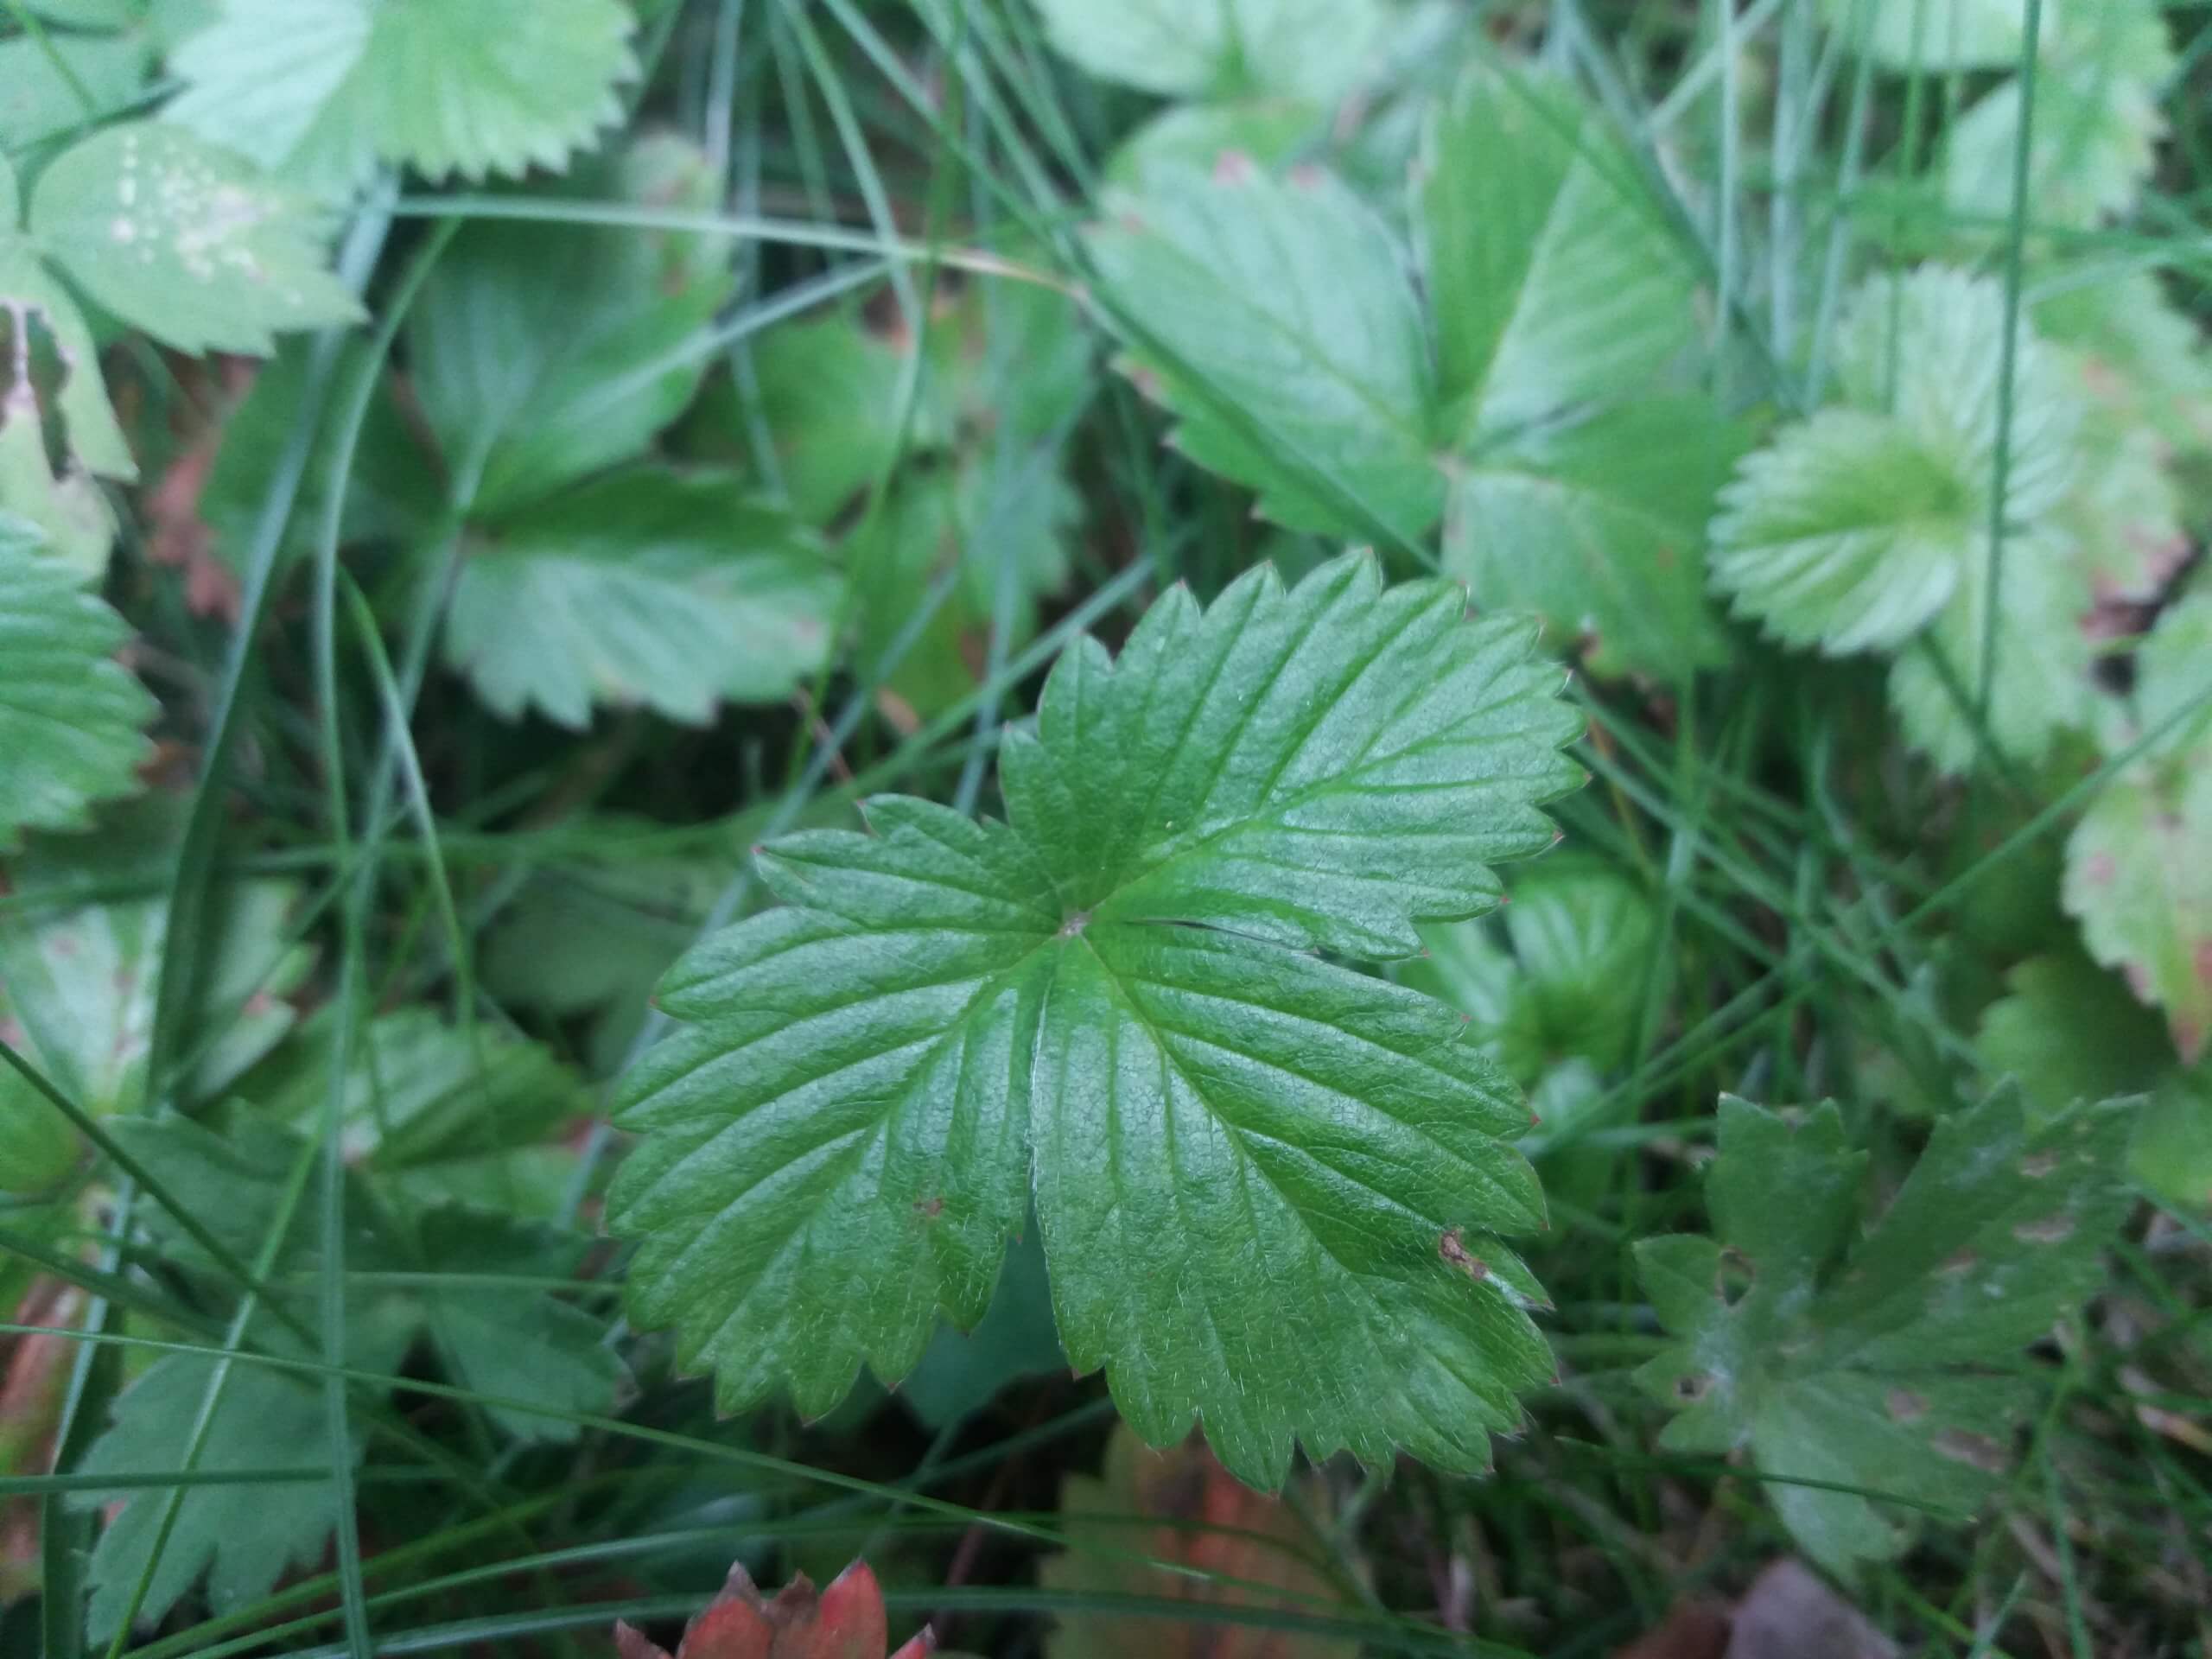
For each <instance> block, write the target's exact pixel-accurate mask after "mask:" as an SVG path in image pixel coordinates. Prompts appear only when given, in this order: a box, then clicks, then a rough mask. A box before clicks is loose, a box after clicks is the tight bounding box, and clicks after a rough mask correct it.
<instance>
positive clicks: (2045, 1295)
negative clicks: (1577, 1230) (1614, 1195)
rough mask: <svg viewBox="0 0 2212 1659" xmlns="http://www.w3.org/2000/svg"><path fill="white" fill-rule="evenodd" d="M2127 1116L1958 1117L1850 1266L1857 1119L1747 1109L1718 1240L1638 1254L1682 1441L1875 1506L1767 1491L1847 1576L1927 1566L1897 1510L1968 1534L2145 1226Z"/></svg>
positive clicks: (1654, 1244)
mask: <svg viewBox="0 0 2212 1659" xmlns="http://www.w3.org/2000/svg"><path fill="white" fill-rule="evenodd" d="M2128 1118H2129V1113H2128V1112H2127V1111H2126V1109H2122V1108H2120V1107H2117V1106H2114V1105H2111V1104H2107V1105H2106V1106H2102V1107H2095V1108H2090V1109H2084V1110H2081V1111H2076V1112H2073V1113H2071V1114H2069V1115H2067V1116H2064V1117H2063V1118H2061V1119H2059V1120H2056V1121H2054V1122H2050V1123H2049V1124H2047V1125H2045V1126H2044V1127H2042V1128H2030V1127H2029V1126H2028V1125H2026V1124H2025V1123H2024V1121H2023V1117H2022V1114H2021V1112H2020V1109H2019V1108H2018V1105H2017V1104H2015V1103H2012V1101H2011V1100H2010V1099H2009V1098H2008V1097H2005V1096H1999V1097H1995V1098H1993V1099H1992V1100H1990V1101H1988V1102H1986V1103H1983V1104H1981V1105H1979V1106H1975V1107H1973V1108H1970V1109H1966V1110H1963V1111H1961V1112H1959V1113H1958V1114H1956V1115H1955V1116H1951V1117H1948V1118H1946V1119H1944V1120H1942V1121H1941V1122H1938V1123H1937V1124H1936V1129H1935V1132H1934V1134H1933V1135H1932V1136H1931V1137H1930V1139H1929V1144H1928V1147H1927V1148H1926V1149H1925V1150H1924V1151H1923V1154H1921V1157H1920V1160H1919V1162H1918V1163H1917V1164H1916V1166H1915V1167H1914V1169H1913V1171H1912V1173H1911V1174H1910V1177H1909V1178H1908V1179H1906V1181H1905V1184H1904V1186H1903V1187H1902V1188H1901V1189H1900V1190H1899V1191H1898V1192H1897V1197H1896V1198H1894V1199H1893V1200H1892V1201H1891V1204H1890V1205H1889V1206H1888V1208H1887V1210H1886V1211H1885V1212H1884V1214H1883V1215H1882V1217H1881V1219H1880V1220H1879V1221H1878V1222H1877V1223H1876V1224H1874V1225H1873V1226H1872V1229H1871V1230H1869V1231H1868V1232H1867V1234H1866V1237H1865V1238H1864V1239H1863V1241H1861V1242H1860V1243H1859V1244H1858V1245H1857V1247H1856V1248H1855V1249H1852V1250H1850V1251H1849V1252H1848V1254H1847V1255H1844V1257H1843V1259H1842V1260H1841V1261H1839V1260H1838V1259H1837V1258H1838V1257H1839V1255H1840V1254H1841V1253H1842V1247H1843V1245H1844V1243H1845V1241H1846V1239H1847V1237H1848V1236H1850V1234H1851V1232H1852V1231H1853V1221H1854V1219H1855V1217H1856V1215H1857V1213H1858V1209H1859V1187H1860V1182H1861V1179H1862V1166H1863V1160H1862V1159H1861V1158H1860V1157H1859V1156H1858V1155H1855V1154H1853V1153H1851V1152H1850V1150H1849V1149H1848V1147H1847V1143H1846V1141H1845V1139H1844V1135H1843V1126H1842V1121H1841V1119H1840V1116H1838V1115H1837V1113H1836V1111H1835V1109H1834V1106H1832V1105H1830V1106H1823V1107H1821V1108H1820V1109H1818V1110H1816V1111H1815V1112H1813V1113H1811V1114H1809V1115H1808V1116H1807V1117H1806V1118H1805V1119H1804V1120H1803V1122H1802V1123H1800V1124H1798V1125H1797V1126H1796V1127H1795V1128H1792V1127H1791V1125H1790V1124H1789V1122H1785V1121H1784V1120H1783V1118H1781V1117H1779V1116H1776V1115H1774V1114H1772V1113H1770V1112H1768V1111H1766V1110H1764V1109H1762V1108H1760V1107H1757V1106H1753V1105H1751V1104H1749V1103H1746V1102H1744V1101H1740V1100H1736V1099H1734V1098H1732V1097H1726V1096H1724V1097H1723V1099H1722V1102H1721V1109H1720V1156H1719V1159H1718V1160H1715V1162H1714V1163H1713V1166H1712V1170H1711V1173H1710V1174H1709V1176H1708V1177H1707V1181H1708V1200H1709V1207H1710V1208H1711V1210H1712V1212H1713V1225H1714V1231H1715V1235H1716V1236H1713V1237H1711V1238H1707V1237H1700V1236H1688V1235H1682V1236H1671V1237H1662V1238H1656V1239H1649V1240H1646V1241H1644V1242H1643V1243H1641V1244H1639V1245H1638V1246H1637V1262H1638V1267H1639V1269H1640V1271H1641V1273H1642V1276H1643V1282H1644V1288H1645V1291H1646V1294H1648V1295H1649V1297H1650V1298H1651V1301H1652V1305H1653V1307H1654V1309H1655V1311H1656V1313H1658V1315H1659V1318H1660V1320H1661V1323H1662V1325H1665V1326H1666V1328H1667V1329H1668V1330H1669V1332H1671V1333H1673V1334H1674V1335H1675V1337H1676V1338H1679V1339H1680V1341H1679V1343H1678V1345H1676V1346H1675V1348H1673V1349H1670V1350H1669V1351H1668V1352H1666V1353H1664V1354H1662V1355H1661V1356H1660V1357H1657V1358H1656V1359H1654V1360H1652V1361H1651V1362H1649V1363H1648V1364H1647V1365H1645V1366H1644V1367H1643V1370H1641V1371H1640V1372H1639V1373H1638V1376H1639V1380H1640V1381H1642V1382H1643V1383H1644V1384H1645V1386H1646V1387H1647V1388H1649V1389H1651V1390H1652V1391H1653V1392H1654V1393H1656V1395H1659V1397H1661V1398H1662V1399H1663V1400H1666V1401H1667V1402H1669V1403H1670V1404H1672V1405H1674V1406H1675V1408H1677V1409H1678V1411H1679V1412H1680V1413H1681V1414H1680V1415H1678V1416H1677V1417H1676V1418H1675V1421H1673V1422H1672V1423H1670V1424H1669V1426H1668V1428H1667V1431H1666V1433H1664V1434H1663V1435H1662V1437H1661V1441H1660V1443H1661V1445H1662V1446H1664V1447H1666V1448H1667V1449H1669V1450H1670V1451H1675V1452H1685V1453H1690V1454H1695V1455H1710V1456H1719V1455H1725V1454H1726V1453H1728V1452H1732V1451H1734V1450H1736V1449H1738V1448H1739V1447H1748V1448H1749V1450H1750V1452H1751V1457H1752V1459H1753V1460H1754V1461H1755V1462H1756V1463H1757V1465H1758V1468H1759V1470H1760V1471H1761V1472H1762V1473H1764V1474H1766V1475H1769V1476H1773V1477H1796V1478H1800V1479H1808V1478H1809V1479H1813V1480H1818V1481H1827V1482H1833V1483H1836V1484H1840V1485H1841V1486H1846V1487H1853V1488H1859V1489H1861V1490H1859V1491H1836V1490H1833V1489H1829V1488H1823V1487H1816V1486H1808V1485H1798V1484H1788V1483H1787V1482H1786V1481H1783V1480H1780V1479H1777V1480H1775V1481H1772V1482H1770V1484H1768V1485H1767V1486H1766V1489H1765V1490H1766V1491H1768V1493H1769V1494H1770V1497H1771V1498H1772V1501H1773V1503H1774V1504H1775V1507H1776V1509H1777V1511H1778V1512H1779V1513H1780V1514H1781V1516H1782V1518H1783V1522H1785V1523H1786V1524H1787V1525H1788V1526H1789V1529H1790V1531H1791V1532H1792V1533H1793V1534H1794V1535H1796V1539H1797V1541H1798V1542H1799V1544H1800V1545H1801V1546H1802V1548H1804V1549H1805V1550H1806V1551H1807V1553H1808V1554H1811V1555H1812V1556H1813V1557H1814V1558H1815V1560H1819V1561H1820V1562H1821V1564H1822V1565H1824V1566H1825V1567H1828V1568H1829V1569H1830V1570H1831V1571H1833V1572H1837V1573H1854V1572H1856V1571H1857V1570H1859V1568H1861V1567H1865V1566H1866V1565H1868V1564H1870V1563H1872V1562H1877V1561H1880V1560H1888V1559H1890V1558H1891V1557H1893V1556H1895V1555H1896V1554H1898V1553H1899V1552H1901V1551H1902V1550H1903V1548H1904V1547H1905V1545H1906V1543H1907V1542H1908V1541H1909V1540H1910V1533H1909V1532H1908V1530H1907V1529H1906V1524H1905V1522H1906V1521H1907V1519H1908V1517H1909V1516H1910V1514H1911V1511H1910V1510H1904V1509H1901V1508H1897V1507H1893V1506H1891V1505H1890V1504H1888V1503H1884V1502H1882V1501H1881V1500H1882V1499H1883V1498H1884V1497H1894V1498H1897V1499H1902V1500H1904V1502H1905V1503H1910V1504H1913V1505H1917V1506H1923V1507H1929V1506H1932V1507H1933V1508H1934V1509H1936V1510H1937V1511H1939V1512H1941V1513H1945V1514H1946V1516H1947V1518H1948V1519H1951V1520H1953V1521H1956V1520H1959V1519H1962V1518H1963V1517H1964V1516H1965V1515H1966V1514H1967V1513H1969V1512H1971V1510H1974V1508H1975V1507H1976V1506H1978V1505H1979V1504H1980V1503H1981V1502H1982V1501H1983V1500H1984V1499H1985V1498H1986V1496H1987V1495H1988V1494H1989V1492H1990V1491H1992V1490H1993V1488H1994V1485H1995V1484H1996V1480H1997V1478H1998V1476H1999V1475H2000V1474H2001V1473H2002V1471H2003V1469H2004V1465H2005V1462H2006V1461H2007V1458H2008V1439H2009V1435H2010V1433H2011V1431H2012V1428H2013V1427H2014V1426H2016V1425H2017V1424H2018V1422H2019V1421H2021V1420H2022V1419H2023V1418H2024V1416H2025V1414H2027V1413H2028V1411H2029V1410H2030V1409H2031V1406H2032V1404H2033V1402H2034V1398H2035V1395H2036V1389H2035V1387H2034V1384H2033V1382H2032V1380H2031V1378H2030V1377H2028V1376H2022V1375H2020V1374H2019V1370H2018V1358H2019V1351H2020V1350H2021V1349H2022V1348H2024V1346H2026V1345H2027V1344H2029V1343H2031V1342H2033V1341H2035V1340H2036V1339H2037V1338H2039V1337H2041V1336H2042V1335H2043V1334H2044V1332H2046V1331H2047V1330H2048V1328H2049V1326H2050V1324H2051V1323H2052V1321H2053V1320H2055V1319H2057V1318H2059V1317H2060V1316H2061V1315H2062V1314H2063V1313H2066V1312H2068V1311H2069V1310H2070V1309H2072V1308H2074V1307H2076V1306H2078V1305H2079V1303H2080V1301H2081V1300H2082V1298H2083V1297H2084V1296H2085V1295H2087V1294H2088V1293H2089V1291H2090V1289H2091V1287H2093V1286H2094V1284H2095V1283H2096V1282H2097V1281H2098V1280H2099V1277H2100V1274H2101V1264H2100V1261H2099V1254H2100V1251H2101V1249H2102V1246H2103V1244H2104V1243H2105V1241H2106V1239H2107V1237H2108V1236H2110V1234H2111V1233H2112V1231H2113V1229H2114V1228H2115V1227H2116V1226H2117V1224H2118V1223H2119V1221H2120V1217H2121V1216H2122V1215H2123V1214H2124V1213H2125V1211H2126V1202H2127V1200H2126V1192H2125V1189H2124V1187H2123V1185H2121V1181H2120V1165H2121V1160H2122V1159H2123V1157H2124V1152H2125V1147H2126V1130H2127V1125H2128ZM1746 1279H1748V1286H1747V1287H1746V1285H1745V1280H1746Z"/></svg>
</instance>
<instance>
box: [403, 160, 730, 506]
mask: <svg viewBox="0 0 2212 1659" xmlns="http://www.w3.org/2000/svg"><path fill="white" fill-rule="evenodd" d="M671 145H673V146H677V149H678V150H679V151H680V155H678V156H671V153H670V146H671ZM672 164H673V165H676V166H677V167H680V169H681V174H682V178H681V182H680V184H679V185H677V186H675V187H671V184H670V182H669V175H670V173H671V166H672ZM569 188H570V189H571V190H573V191H575V192H580V193H582V194H585V195H588V196H601V197H613V198H619V199H621V200H637V201H643V202H650V203H651V205H654V206H663V207H664V206H668V205H670V204H671V201H673V203H674V205H676V206H677V207H683V206H684V205H686V204H687V203H690V202H692V201H694V200H696V198H697V196H698V194H699V193H701V192H705V193H706V194H707V195H708V198H709V200H711V195H712V192H713V190H714V188H715V186H714V183H713V180H712V175H711V174H710V172H709V169H708V168H707V167H706V163H705V159H704V157H703V156H701V155H700V154H699V153H698V152H697V151H696V149H691V148H690V147H689V146H684V145H682V144H681V143H680V141H677V140H675V139H648V140H645V141H641V142H639V143H635V144H632V146H631V147H630V148H629V149H627V150H626V151H625V152H624V153H623V155H622V156H620V157H618V158H615V159H613V160H611V161H607V162H601V163H599V164H597V165H594V166H593V167H591V168H584V169H581V170H580V174H579V176H578V177H577V178H576V179H575V180H573V181H571V183H570V186H569ZM656 197H657V198H658V200H655V198H656ZM551 200H552V202H553V203H554V204H555V205H557V200H558V199H557V198H553V199H551ZM731 285H732V278H731V277H730V275H729V272H728V269H727V268H726V265H725V264H723V263H722V262H721V260H720V259H719V258H718V257H709V255H708V254H707V253H706V252H705V251H704V250H703V248H702V238H697V237H694V236H690V235H684V234H678V233H675V232H666V233H663V232H639V231H635V230H629V229H622V228H616V227H592V226H558V227H554V226H544V225H536V224H522V223H514V224H505V223H498V222H490V221H487V222H486V223H483V224H479V225H472V226H469V227H468V228H467V230H466V231H464V232H461V235H460V236H458V237H456V238H454V243H453V245H452V246H451V247H450V248H448V250H447V251H446V254H445V256H444V257H442V259H440V260H439V262H438V264H437V268H436V270H435V271H434V272H433V273H432V274H431V277H430V279H429V281H428V282H427V283H425V284H424V285H423V296H422V299H421V301H420V302H419V303H418V304H417V305H416V308H415V310H414V312H413V313H412V314H411V315H410V318H409V320H408V326H407V343H408V347H409V352H410V360H411V362H412V364H413V367H414V379H413V385H414V387H415V391H416V395H417V396H418V397H420V399H421V401H422V405H423V416H425V418H426V419H427V420H428V422H429V426H430V429H431V430H432V431H433V432H434V433H435V434H436V436H437V439H438V443H439V446H440V448H442V451H443V452H444V455H445V461H446V467H447V472H448V478H449V479H450V480H454V487H455V488H456V489H458V490H461V491H463V492H467V499H464V500H463V502H462V505H469V506H472V507H473V508H474V510H475V511H477V512H480V513H484V514H496V513H499V512H505V511H511V510H513V509H515V508H518V507H521V506H524V505H534V504H536V503H537V502H538V501H540V500H542V499H543V498H544V497H546V496H547V495H550V493H552V492H553V491H555V490H556V489H558V488H560V487H561V486H563V485H565V484H569V483H573V482H575V480H578V479H580V478H582V477H584V476H585V475H586V474H589V473H593V472H596V471H598V470H599V469H600V468H601V467H607V466H610V465H612V464H613V463H614V462H616V461H626V460H628V459H630V458H632V457H633V456H635V455H637V454H639V453H641V452H642V451H643V450H644V449H645V446H646V445H647V443H648V442H650V441H651V440H652V435H653V434H655V433H656V432H658V431H659V430H660V429H661V428H662V427H664V426H665V425H667V424H668V423H670V422H671V421H672V420H674V419H675V418H676V417H677V416H678V415H680V414H682V413H683V410H684V407H685V405H687V404H689V403H690V401H691V398H692V396H693V394H694V393H695V392H696V391H697V390H698V387H699V382H700V379H701V378H702V376H703V375H704V374H705V372H706V368H707V359H706V353H703V352H702V351H700V350H698V349H696V340H697V338H698V336H699V334H700V333H701V331H702V330H703V329H704V328H705V327H706V325H707V324H708V323H709V321H711V320H712V318H713V317H714V315H715V312H716V311H717V310H719V309H720V308H721V304H722V302H723V301H724V300H725V299H727V298H728V296H729V293H730V291H731ZM472 484H473V486H474V488H473V491H471V490H470V486H471V485H472Z"/></svg>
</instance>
